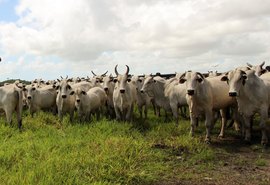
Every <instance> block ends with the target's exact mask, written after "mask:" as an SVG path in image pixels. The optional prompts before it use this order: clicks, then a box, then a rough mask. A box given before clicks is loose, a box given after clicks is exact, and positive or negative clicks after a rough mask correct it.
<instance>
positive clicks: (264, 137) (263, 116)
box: [260, 107, 268, 145]
mask: <svg viewBox="0 0 270 185" xmlns="http://www.w3.org/2000/svg"><path fill="white" fill-rule="evenodd" d="M267 120H268V107H267V108H265V109H264V110H261V119H260V128H261V132H262V140H261V144H262V145H266V144H267V143H268V138H267V132H266V125H265V122H266V121H267Z"/></svg>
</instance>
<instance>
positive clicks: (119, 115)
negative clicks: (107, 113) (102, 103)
mask: <svg viewBox="0 0 270 185" xmlns="http://www.w3.org/2000/svg"><path fill="white" fill-rule="evenodd" d="M114 111H115V115H116V120H118V121H121V113H120V110H119V109H118V107H116V106H114Z"/></svg>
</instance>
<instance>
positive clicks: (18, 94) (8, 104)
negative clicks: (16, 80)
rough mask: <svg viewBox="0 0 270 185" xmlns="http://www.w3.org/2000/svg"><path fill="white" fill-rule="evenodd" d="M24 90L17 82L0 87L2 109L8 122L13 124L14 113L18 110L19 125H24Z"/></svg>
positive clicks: (0, 107) (0, 106) (0, 105)
mask: <svg viewBox="0 0 270 185" xmlns="http://www.w3.org/2000/svg"><path fill="white" fill-rule="evenodd" d="M22 108H23V102H22V90H21V87H19V86H18V85H17V84H10V85H5V86H3V87H0V109H3V110H4V111H5V113H6V119H7V122H8V123H9V124H10V125H11V122H12V113H13V112H14V111H16V113H17V122H18V127H19V129H21V127H22Z"/></svg>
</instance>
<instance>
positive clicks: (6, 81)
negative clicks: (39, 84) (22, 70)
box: [0, 79, 31, 86]
mask: <svg viewBox="0 0 270 185" xmlns="http://www.w3.org/2000/svg"><path fill="white" fill-rule="evenodd" d="M17 80H18V81H20V82H21V83H23V84H30V83H31V82H30V81H26V80H20V79H8V80H5V81H2V82H0V86H3V85H4V84H5V83H9V84H12V83H14V82H15V81H17Z"/></svg>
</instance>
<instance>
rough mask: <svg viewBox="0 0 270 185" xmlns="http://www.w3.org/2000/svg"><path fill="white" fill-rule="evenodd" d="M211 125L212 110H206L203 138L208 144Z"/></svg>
mask: <svg viewBox="0 0 270 185" xmlns="http://www.w3.org/2000/svg"><path fill="white" fill-rule="evenodd" d="M212 125H213V111H212V110H206V112H205V128H206V136H205V142H206V143H210V141H211V137H210V135H211V128H212Z"/></svg>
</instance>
